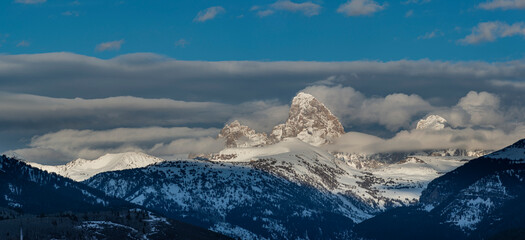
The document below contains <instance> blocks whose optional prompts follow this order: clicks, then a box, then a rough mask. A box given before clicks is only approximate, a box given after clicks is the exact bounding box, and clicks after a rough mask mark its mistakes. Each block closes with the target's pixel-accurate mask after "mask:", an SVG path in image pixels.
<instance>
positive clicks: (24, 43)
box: [16, 40, 31, 47]
mask: <svg viewBox="0 0 525 240" xmlns="http://www.w3.org/2000/svg"><path fill="white" fill-rule="evenodd" d="M16 46H17V47H29V46H31V43H30V42H28V41H26V40H23V41H20V42H19V43H17V44H16Z"/></svg>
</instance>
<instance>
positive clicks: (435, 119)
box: [416, 115, 448, 130]
mask: <svg viewBox="0 0 525 240" xmlns="http://www.w3.org/2000/svg"><path fill="white" fill-rule="evenodd" d="M447 125H448V123H447V120H446V119H444V118H442V117H441V116H439V115H429V116H428V117H426V118H424V119H421V120H419V121H418V122H417V126H416V129H431V130H441V129H443V128H445V126H447Z"/></svg>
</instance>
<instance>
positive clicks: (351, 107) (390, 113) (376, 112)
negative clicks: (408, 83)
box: [303, 86, 434, 131]
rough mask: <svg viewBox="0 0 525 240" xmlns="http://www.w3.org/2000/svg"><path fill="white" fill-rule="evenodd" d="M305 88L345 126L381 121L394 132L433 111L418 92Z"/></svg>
mask: <svg viewBox="0 0 525 240" xmlns="http://www.w3.org/2000/svg"><path fill="white" fill-rule="evenodd" d="M303 91H305V92H308V93H311V94H312V95H314V96H315V97H316V98H318V99H319V101H321V102H323V103H325V104H326V105H327V106H328V107H329V108H330V109H331V110H332V111H333V112H334V114H335V115H336V116H338V117H339V118H340V119H341V120H342V121H343V123H344V125H350V126H352V125H362V124H371V123H375V124H380V125H382V126H384V127H386V128H387V129H390V130H392V131H395V130H398V129H400V128H409V127H410V124H411V123H412V121H413V120H414V119H413V118H414V116H418V115H424V114H426V113H428V112H430V111H432V110H434V107H432V106H431V105H430V104H429V103H428V102H426V101H425V100H423V99H422V98H421V97H420V96H417V95H414V94H412V95H406V94H402V93H395V94H389V95H387V96H386V97H384V98H383V97H370V98H367V97H365V95H363V94H362V93H360V92H358V91H356V90H354V89H353V88H351V87H342V86H334V87H328V86H311V87H307V88H305V89H304V90H303Z"/></svg>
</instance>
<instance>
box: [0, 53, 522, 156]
mask: <svg viewBox="0 0 525 240" xmlns="http://www.w3.org/2000/svg"><path fill="white" fill-rule="evenodd" d="M523 75H525V63H523V62H520V61H513V62H499V63H486V62H441V61H430V60H418V61H408V60H401V61H392V62H378V61H354V62H253V61H246V62H242V61H241V62H192V61H190V62H188V61H177V60H174V59H170V58H165V57H162V56H159V55H154V54H132V55H124V56H120V57H117V58H113V59H109V60H104V59H98V58H92V57H87V56H82V55H76V54H71V53H50V54H33V55H4V56H0V78H1V79H2V83H1V87H2V88H1V89H2V91H3V92H1V93H0V102H1V104H0V113H1V114H0V134H2V136H3V138H2V140H1V143H2V145H3V148H2V149H0V151H1V152H9V153H13V152H15V154H17V155H19V156H21V157H23V158H26V159H28V160H32V161H37V162H42V163H44V162H46V163H64V162H66V161H70V160H72V159H75V158H77V157H82V158H87V159H93V158H96V157H98V156H100V155H102V154H104V153H107V152H122V151H143V152H147V153H149V154H153V155H156V156H166V155H170V156H176V155H178V154H186V153H204V152H213V151H217V150H218V149H221V148H222V147H223V146H224V143H222V142H220V141H218V140H216V138H215V137H216V135H217V133H218V129H219V128H221V127H222V126H223V124H225V123H226V122H228V121H231V120H233V119H238V120H240V121H241V122H242V123H243V124H246V125H249V126H251V127H253V128H254V129H256V130H257V131H265V132H269V131H271V128H272V127H273V126H275V125H276V124H278V123H282V122H283V121H285V120H286V118H287V117H288V116H287V114H288V108H289V102H290V100H291V99H292V97H293V96H294V95H295V94H296V93H297V92H298V91H304V92H308V93H311V94H312V95H314V96H315V97H316V98H317V99H318V100H320V101H321V102H323V103H324V104H326V106H327V107H328V108H329V109H330V110H332V112H333V113H334V114H335V115H336V116H337V117H338V118H339V119H340V120H341V122H342V124H343V125H344V127H345V130H346V131H347V132H350V133H347V134H346V135H344V136H343V137H342V138H341V139H340V140H339V141H337V142H336V144H334V145H330V146H326V147H327V148H329V149H330V150H333V151H337V150H341V151H343V150H344V151H363V152H377V151H407V150H418V149H427V148H435V147H438V148H449V147H458V146H461V147H464V148H471V149H489V148H490V149H492V148H494V146H500V145H501V146H503V145H506V144H508V143H511V142H512V141H514V140H517V139H518V138H523V137H525V133H524V130H523V129H524V128H523V126H524V124H525V123H524V121H523V119H525V106H524V103H523V96H522V95H523V91H525V88H524V82H523V80H522V76H523ZM429 114H437V115H439V116H442V117H444V118H445V119H446V120H447V122H448V124H449V125H450V127H449V128H446V129H444V130H443V131H439V132H432V131H423V130H414V128H415V126H416V123H417V121H418V120H419V119H421V118H423V117H425V116H427V115H429ZM12 149H15V150H14V151H8V150H12ZM16 149H18V150H16Z"/></svg>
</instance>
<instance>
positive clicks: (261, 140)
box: [218, 120, 268, 148]
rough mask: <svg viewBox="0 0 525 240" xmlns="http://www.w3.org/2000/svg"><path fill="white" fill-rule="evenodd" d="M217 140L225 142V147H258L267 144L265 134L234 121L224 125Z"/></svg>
mask: <svg viewBox="0 0 525 240" xmlns="http://www.w3.org/2000/svg"><path fill="white" fill-rule="evenodd" d="M218 137H219V138H223V139H225V140H226V147H229V148H232V147H259V146H262V145H265V144H267V143H268V137H267V136H266V133H257V132H255V130H253V129H251V128H250V127H248V126H245V125H242V124H241V123H240V122H239V121H237V120H235V121H233V122H231V123H230V124H226V126H224V128H223V129H222V130H221V132H220V133H219V136H218Z"/></svg>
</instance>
